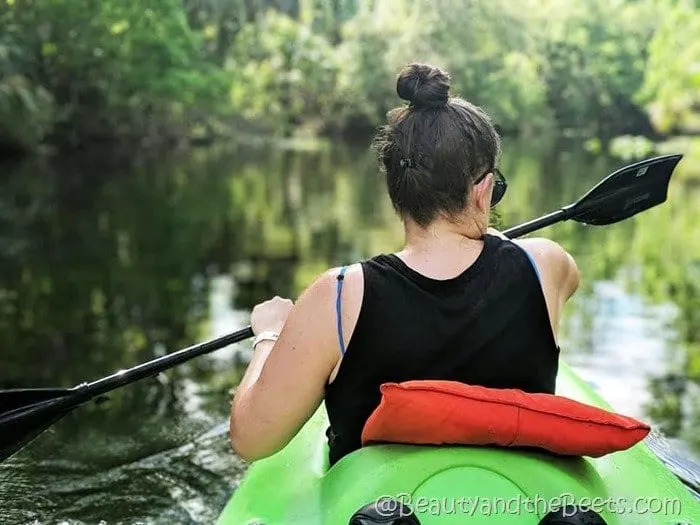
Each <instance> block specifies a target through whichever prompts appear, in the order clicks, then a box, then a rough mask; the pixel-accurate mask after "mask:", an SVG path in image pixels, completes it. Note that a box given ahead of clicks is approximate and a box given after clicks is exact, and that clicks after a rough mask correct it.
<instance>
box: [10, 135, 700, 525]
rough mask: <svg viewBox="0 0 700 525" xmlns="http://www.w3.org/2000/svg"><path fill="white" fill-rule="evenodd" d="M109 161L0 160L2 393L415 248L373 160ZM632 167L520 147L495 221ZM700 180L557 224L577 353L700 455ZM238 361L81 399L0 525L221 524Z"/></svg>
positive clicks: (281, 156) (679, 179) (111, 362)
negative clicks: (631, 209)
mask: <svg viewBox="0 0 700 525" xmlns="http://www.w3.org/2000/svg"><path fill="white" fill-rule="evenodd" d="M107 159H108V157H106V156H104V155H102V154H99V153H95V154H92V155H90V156H84V157H82V158H80V159H73V160H68V159H62V160H60V161H56V160H55V159H54V160H52V161H50V162H49V161H46V162H44V164H43V165H41V164H39V163H38V162H28V163H25V164H22V165H14V166H2V167H0V258H1V259H0V349H1V351H2V365H0V387H17V386H72V385H73V384H75V383H78V382H81V381H83V380H86V379H95V378H97V377H100V376H102V375H104V374H106V373H109V372H112V371H114V370H116V369H119V368H122V367H125V366H131V365H132V364H135V363H137V362H141V361H144V360H147V359H149V358H152V357H153V356H154V355H158V354H160V353H162V352H164V351H166V349H167V350H169V351H171V350H175V349H178V348H180V347H184V346H187V345H189V344H191V343H193V342H196V341H200V340H203V339H206V338H209V337H212V336H213V335H219V334H221V333H224V332H226V331H231V330H234V329H236V328H238V327H240V326H242V325H244V324H247V318H246V312H247V311H248V310H249V308H250V307H251V306H252V305H253V304H254V303H255V302H257V301H260V300H262V299H265V298H267V297H269V296H270V295H274V294H279V295H286V296H296V295H297V294H298V292H299V291H300V290H301V289H302V288H303V287H304V286H305V285H306V284H308V283H309V281H310V280H311V279H312V278H313V277H314V276H315V275H316V274H317V273H318V272H320V271H322V270H324V269H326V268H328V267H330V266H333V265H337V264H341V263H346V262H348V261H352V260H357V259H360V258H362V257H366V256H369V255H371V254H374V253H377V252H379V251H389V250H394V249H396V248H398V246H399V243H400V240H401V226H400V224H399V223H398V221H397V220H396V219H395V217H394V215H393V212H392V210H391V207H390V205H389V203H388V201H387V199H386V197H385V193H384V191H383V186H382V181H381V178H380V177H379V176H378V175H377V174H376V170H375V164H374V161H373V158H372V157H371V156H370V155H368V154H367V153H366V152H365V151H364V149H354V148H325V149H323V148H322V149H320V150H318V151H308V152H292V151H291V150H285V149H277V150H271V149H270V148H259V149H252V148H242V147H241V148H238V149H229V150H228V151H199V152H195V153H194V154H190V155H188V156H186V157H180V158H170V159H159V160H157V161H143V162H141V163H133V165H130V166H129V167H128V168H120V169H117V168H114V166H118V165H124V164H123V163H121V162H116V161H115V160H113V159H109V160H107ZM621 164H623V163H622V162H621V161H616V160H614V159H606V158H602V157H593V156H590V155H587V154H585V153H583V152H582V151H576V150H572V149H569V148H566V147H562V146H561V145H552V144H546V143H542V144H509V145H507V148H506V155H505V157H504V159H503V163H502V171H503V172H504V174H505V175H506V176H507V177H508V178H509V182H510V189H509V191H508V195H507V197H506V199H505V200H504V202H503V205H502V206H501V208H502V209H501V210H499V213H500V220H501V221H502V223H503V225H504V226H505V225H512V224H515V223H518V222H522V221H524V220H528V219H530V218H532V217H534V216H536V215H539V214H543V213H545V212H548V211H551V210H553V209H556V208H557V207H559V206H560V205H563V204H567V203H569V202H571V201H573V200H575V199H576V198H577V197H578V196H579V195H580V194H582V193H584V192H585V191H586V190H587V189H588V188H589V187H590V186H591V185H592V184H593V183H594V182H596V181H597V180H599V179H600V178H602V177H603V176H604V175H605V174H607V173H608V172H609V171H610V170H611V169H614V168H616V167H618V166H620V165H621ZM685 177H686V176H685V175H684V172H683V169H682V165H681V169H680V170H679V172H678V174H677V175H676V177H674V181H673V184H672V188H671V196H670V201H669V202H668V203H667V204H666V205H664V206H663V207H661V208H657V209H655V210H652V211H650V212H647V213H645V214H643V215H642V216H639V217H636V218H634V219H631V220H628V221H626V222H625V223H623V224H619V225H614V226H608V227H603V228H585V227H582V226H580V225H576V224H562V225H559V226H556V227H553V228H551V229H549V230H548V231H547V232H546V234H547V235H548V236H550V237H552V238H554V239H556V240H558V241H559V242H561V243H563V244H565V245H566V246H567V248H568V249H569V250H570V251H571V252H572V253H573V254H574V256H575V257H576V258H577V260H578V262H579V265H580V267H581V271H582V277H583V280H584V281H583V283H582V286H581V288H580V290H579V293H578V294H577V298H576V301H575V302H574V303H573V304H572V305H571V308H570V310H569V313H568V316H567V321H566V325H565V330H564V346H565V354H568V357H567V359H568V360H569V361H570V362H571V363H573V364H574V365H575V366H576V367H577V368H578V369H579V370H580V371H581V373H582V375H583V376H584V377H585V378H586V379H587V380H589V381H591V382H592V383H594V384H595V385H596V386H597V387H598V388H599V389H600V390H601V392H602V393H603V395H604V396H605V397H606V398H607V399H608V400H609V401H610V402H611V403H612V404H613V406H614V407H615V408H616V409H618V410H621V411H624V412H627V413H629V414H631V415H637V416H639V417H644V418H647V419H650V420H651V421H653V422H654V423H655V424H656V425H657V427H658V428H660V429H661V430H663V431H664V432H666V433H667V434H668V435H670V436H671V437H672V438H674V440H675V441H674V446H676V448H678V449H680V450H682V451H683V453H684V454H696V455H697V454H698V453H699V452H698V451H700V432H698V428H700V387H699V386H698V385H700V233H699V232H700V230H698V228H697V227H696V224H697V221H698V220H699V219H700V211H699V207H698V205H697V203H698V195H697V194H692V193H690V192H691V190H692V188H693V187H692V186H691V185H690V184H688V183H687V181H686V178H685ZM695 187H696V188H697V186H695ZM695 191H697V190H695ZM241 349H242V350H243V355H245V351H246V350H247V349H248V346H247V345H246V344H242V345H239V346H238V347H237V348H235V349H234V348H228V349H224V350H222V351H220V352H217V353H216V354H213V355H211V356H206V357H202V358H199V359H197V360H195V361H193V362H191V363H188V364H187V365H184V366H180V367H178V368H177V369H176V370H172V371H170V372H168V373H167V374H162V375H161V376H159V377H158V378H154V379H152V380H146V381H143V382H141V383H138V384H136V385H132V386H130V387H128V388H124V389H122V390H121V391H119V392H116V393H115V394H114V395H112V396H111V397H110V399H109V401H108V402H106V403H104V404H101V405H94V404H93V405H88V406H85V407H82V408H81V409H80V410H78V411H76V412H74V413H73V414H71V415H70V416H68V417H67V418H65V419H64V420H62V421H61V422H60V423H58V424H56V425H55V426H54V427H52V429H51V430H50V431H49V432H47V433H46V434H44V435H43V436H41V437H40V438H39V439H38V440H36V441H35V442H34V443H32V444H31V445H30V446H29V447H27V448H26V449H25V450H24V451H22V452H21V453H19V454H17V455H16V456H15V457H13V458H11V459H10V460H8V461H6V462H5V463H3V464H0V523H2V524H3V525H4V524H15V523H17V524H20V523H42V524H43V523H47V524H48V523H61V522H66V523H95V524H97V523H100V522H102V521H103V522H104V523H109V524H113V523H211V522H213V521H214V519H215V518H216V515H217V514H218V512H219V511H220V509H221V508H222V507H223V505H224V503H225V502H226V500H227V498H228V497H229V495H230V492H231V490H232V489H233V488H234V487H235V484H236V482H237V480H238V478H239V476H240V475H241V473H242V472H243V471H244V465H243V464H242V463H241V462H240V461H239V460H238V459H237V458H236V457H235V456H234V455H233V454H231V453H230V451H229V448H228V443H227V437H226V417H227V410H228V406H229V400H230V395H231V389H232V388H233V387H234V386H235V384H236V382H237V380H238V378H239V377H240V367H239V366H237V362H238V361H239V355H240V354H239V353H238V352H237V351H238V350H241ZM691 451H694V452H691Z"/></svg>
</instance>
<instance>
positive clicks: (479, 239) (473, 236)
mask: <svg viewBox="0 0 700 525" xmlns="http://www.w3.org/2000/svg"><path fill="white" fill-rule="evenodd" d="M484 231H485V227H483V226H482V225H481V224H480V222H479V221H476V220H473V219H472V220H465V221H461V222H459V223H456V222H450V221H447V220H445V219H438V220H436V221H434V222H433V223H431V224H430V225H429V226H427V227H421V226H419V225H417V224H416V223H414V222H412V221H410V220H407V221H405V233H406V243H405V246H404V248H403V250H401V251H400V252H399V253H397V255H398V256H399V257H400V258H401V259H402V260H403V261H404V262H405V263H406V264H408V265H409V266H412V267H413V268H414V269H417V270H418V271H421V273H427V274H431V275H429V276H435V277H437V278H448V277H451V276H454V275H456V274H458V273H460V272H461V271H462V270H463V269H464V265H465V263H469V262H470V261H473V260H475V259H476V257H478V255H479V253H481V250H482V249H483V246H484V243H483V232H484Z"/></svg>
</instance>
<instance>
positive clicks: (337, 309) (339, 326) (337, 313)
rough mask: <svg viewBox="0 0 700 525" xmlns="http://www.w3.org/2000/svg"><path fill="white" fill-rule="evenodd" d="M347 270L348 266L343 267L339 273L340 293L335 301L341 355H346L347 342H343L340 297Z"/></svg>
mask: <svg viewBox="0 0 700 525" xmlns="http://www.w3.org/2000/svg"><path fill="white" fill-rule="evenodd" d="M345 270H347V266H343V267H342V268H341V269H340V273H338V277H337V278H338V293H337V295H336V299H335V313H336V316H337V318H338V344H339V345H340V354H341V355H345V341H344V340H343V321H342V318H341V312H340V295H341V293H342V291H343V280H344V278H345Z"/></svg>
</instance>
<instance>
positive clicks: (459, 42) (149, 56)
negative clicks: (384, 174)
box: [0, 0, 700, 151]
mask: <svg viewBox="0 0 700 525" xmlns="http://www.w3.org/2000/svg"><path fill="white" fill-rule="evenodd" d="M0 24H1V25H2V27H3V32H2V35H0V117H3V118H2V121H3V125H2V127H0V143H2V144H5V145H7V144H15V145H19V147H25V148H31V147H33V145H34V146H35V145H37V144H39V143H40V142H42V141H49V142H52V143H54V144H58V145H59V146H60V145H66V144H82V143H84V142H89V141H91V140H96V139H97V140H113V139H122V138H127V139H138V140H141V139H143V138H146V139H148V140H149V141H160V142H165V143H169V142H171V141H177V140H179V138H180V137H183V136H188V135H189V136H193V135H197V136H199V135H202V134H204V135H206V134H207V131H211V130H212V129H216V130H217V132H218V131H219V130H222V131H225V130H226V123H233V122H238V121H240V120H244V121H247V122H248V123H249V124H250V125H254V126H255V127H257V128H262V129H265V130H267V131H272V132H274V133H275V134H277V135H282V136H285V137H289V136H291V135H294V134H295V133H298V132H299V131H305V132H308V131H311V132H312V133H313V134H318V133H328V132H338V131H353V130H355V129H358V130H359V129H367V128H368V127H374V126H376V125H378V124H381V123H382V122H383V121H384V118H385V115H386V112H387V111H388V110H389V109H391V108H392V107H395V106H396V105H398V104H400V103H401V101H400V100H399V99H398V97H397V96H396V92H395V75H396V73H397V72H398V71H399V70H400V68H401V67H403V66H404V65H405V64H407V63H409V62H412V61H424V62H432V63H435V64H438V65H440V66H443V67H445V68H447V69H448V70H449V71H450V72H451V73H452V77H453V86H454V92H455V93H456V94H459V95H462V96H464V97H465V98H468V99H469V100H471V101H472V102H475V103H476V104H479V105H482V106H484V107H485V108H486V109H487V111H488V112H489V113H490V114H492V115H493V117H494V118H495V120H496V122H497V123H498V124H499V126H500V127H501V128H502V129H503V130H504V131H505V132H506V133H513V134H515V133H518V134H529V135H537V134H540V133H542V132H543V131H545V132H549V131H552V130H554V131H555V133H557V134H559V135H565V136H572V137H577V138H579V139H587V140H589V139H593V140H589V144H591V145H592V146H595V148H596V150H597V151H602V150H603V149H607V147H608V145H609V142H610V141H611V140H612V139H614V138H615V137H616V136H619V135H645V136H653V135H654V134H655V133H656V132H662V133H666V132H676V131H683V130H690V131H697V130H698V129H700V116H699V114H700V111H699V110H698V106H699V105H700V101H699V100H700V99H699V98H698V93H700V73H699V72H700V69H699V66H698V63H700V59H699V57H700V47H699V44H698V42H697V39H696V38H694V35H695V34H697V33H699V32H700V8H698V6H697V2H695V3H693V2H691V1H690V0H680V1H675V0H673V1H672V0H614V1H608V0H590V1H587V2H574V3H572V2H569V1H567V0H472V1H470V2H463V1H461V0H387V1H378V0H256V1H251V0H231V1H228V2H224V1H222V0H202V1H199V0H198V1H194V0H186V1H185V2H184V4H183V3H181V2H179V0H147V1H146V2H145V3H144V2H141V3H137V4H133V3H131V4H129V3H126V4H125V3H123V2H117V1H116V0H105V1H103V2H89V3H84V2H81V1H80V0H55V1H48V0H11V1H10V0H4V1H3V2H1V3H0ZM221 117H226V118H221ZM650 117H651V119H650ZM8 121H21V124H20V125H19V126H10V125H8V124H7V122H8ZM652 121H653V126H652ZM210 135H211V133H210Z"/></svg>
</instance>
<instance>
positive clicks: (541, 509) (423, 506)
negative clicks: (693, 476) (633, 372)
mask: <svg viewBox="0 0 700 525" xmlns="http://www.w3.org/2000/svg"><path fill="white" fill-rule="evenodd" d="M374 506H375V509H376V511H377V513H378V514H379V515H381V516H397V514H398V515H399V516H408V515H410V514H411V512H415V513H417V514H432V515H445V514H464V515H467V516H477V515H482V516H493V515H498V514H511V515H512V514H516V515H518V514H540V515H544V514H547V513H548V512H551V511H556V510H559V509H562V513H563V515H564V516H565V517H568V516H572V515H573V513H574V512H575V511H576V510H577V509H578V510H579V511H584V512H585V511H587V510H592V511H595V512H597V513H605V512H607V513H610V514H638V515H644V514H660V515H663V516H679V515H680V514H681V502H680V500H679V499H678V498H653V497H652V498H642V497H639V498H626V497H616V498H599V497H596V498H590V497H581V498H577V497H576V496H574V495H573V494H561V495H560V496H555V497H552V498H544V497H541V496H539V495H535V496H533V497H527V496H523V495H522V494H519V495H517V496H513V497H511V498H499V497H493V498H486V497H474V496H471V497H470V496H465V497H462V498H457V497H441V498H429V497H417V498H414V497H413V496H412V495H411V494H408V493H401V494H397V495H395V496H382V497H380V498H377V500H376V501H375V503H374Z"/></svg>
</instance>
